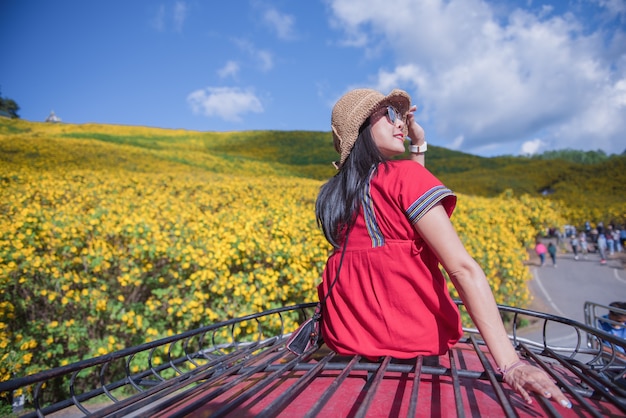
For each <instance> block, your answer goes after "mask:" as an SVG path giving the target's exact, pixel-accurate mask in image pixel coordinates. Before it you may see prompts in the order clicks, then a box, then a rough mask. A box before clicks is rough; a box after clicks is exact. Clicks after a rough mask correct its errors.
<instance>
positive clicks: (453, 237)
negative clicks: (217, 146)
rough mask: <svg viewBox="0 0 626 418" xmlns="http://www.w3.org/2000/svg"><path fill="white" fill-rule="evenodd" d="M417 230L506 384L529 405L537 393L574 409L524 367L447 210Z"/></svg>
mask: <svg viewBox="0 0 626 418" xmlns="http://www.w3.org/2000/svg"><path fill="white" fill-rule="evenodd" d="M415 230H416V231H417V233H418V234H419V235H420V236H421V237H422V238H423V239H424V241H425V242H426V243H427V244H428V246H429V247H430V248H431V249H432V251H433V252H434V253H435V255H436V256H437V258H438V260H439V262H440V263H441V265H442V266H443V268H444V269H445V270H446V272H447V273H448V275H449V276H450V279H451V280H452V283H453V284H454V286H455V287H456V289H457V291H458V292H459V295H460V297H461V299H462V300H463V303H464V304H465V307H466V308H467V311H468V313H469V314H470V316H471V317H472V320H473V321H474V324H475V325H476V327H477V328H478V330H479V331H480V333H481V335H482V337H483V339H484V340H485V343H486V344H487V346H488V347H489V350H490V351H491V354H492V355H493V358H494V360H495V361H496V363H497V365H498V368H499V369H500V370H504V378H505V381H506V382H507V383H508V384H509V385H510V386H511V387H512V388H513V389H514V390H516V391H517V392H518V393H520V395H522V397H523V398H524V399H525V400H526V402H529V403H530V402H531V397H530V395H529V394H528V391H533V392H536V393H538V394H540V395H541V396H545V397H547V398H550V397H553V398H554V399H555V400H556V401H557V402H559V403H560V404H561V405H563V406H566V407H571V403H570V402H569V401H568V400H567V398H566V397H565V396H564V395H563V393H562V392H561V391H560V390H559V388H558V387H557V386H556V385H555V384H554V382H553V381H552V379H551V378H550V377H549V376H548V375H547V374H546V373H545V372H544V371H543V370H541V369H539V368H537V367H534V366H531V365H529V364H527V363H520V359H519V357H518V355H517V352H516V351H515V349H514V348H513V345H512V344H511V341H510V340H509V338H508V335H507V333H506V330H505V328H504V324H503V323H502V319H501V318H500V313H499V310H498V307H497V305H496V301H495V298H494V296H493V293H492V291H491V288H490V287H489V283H488V281H487V278H486V277H485V273H484V272H483V270H482V268H481V267H480V266H479V265H478V263H477V262H476V261H475V260H474V259H473V258H472V257H471V256H470V255H469V253H468V252H467V250H466V249H465V246H464V245H463V243H462V242H461V240H460V238H459V236H458V234H457V233H456V231H455V229H454V226H453V225H452V223H451V222H450V219H449V218H448V215H447V213H446V211H445V209H444V208H443V206H442V205H441V204H438V205H436V206H435V207H433V208H432V209H431V210H429V211H428V212H427V213H426V214H425V215H424V216H423V217H422V218H421V219H420V220H419V221H418V222H417V223H416V224H415Z"/></svg>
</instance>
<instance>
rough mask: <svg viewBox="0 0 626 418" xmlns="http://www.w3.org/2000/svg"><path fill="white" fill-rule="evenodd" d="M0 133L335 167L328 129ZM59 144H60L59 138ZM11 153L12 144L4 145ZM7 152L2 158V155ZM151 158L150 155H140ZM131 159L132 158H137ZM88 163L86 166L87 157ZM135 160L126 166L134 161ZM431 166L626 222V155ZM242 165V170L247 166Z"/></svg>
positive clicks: (309, 168)
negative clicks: (593, 160)
mask: <svg viewBox="0 0 626 418" xmlns="http://www.w3.org/2000/svg"><path fill="white" fill-rule="evenodd" d="M0 134H4V135H9V136H11V135H15V136H19V135H24V134H26V135H35V136H40V135H49V136H50V137H51V138H58V139H60V138H73V139H85V140H93V141H96V142H105V143H110V144H117V145H122V146H123V148H118V149H115V150H113V149H112V150H111V151H108V152H120V153H121V155H120V157H119V158H120V159H124V158H129V156H132V154H133V150H137V151H139V150H142V151H149V152H150V154H151V155H152V156H153V157H154V158H155V159H159V160H168V161H170V162H171V163H172V164H175V165H183V166H184V165H188V166H193V167H195V168H204V169H206V170H208V171H212V172H224V173H233V174H234V173H242V172H250V170H251V167H253V168H252V171H253V172H254V173H255V174H258V175H279V176H292V177H300V178H310V179H315V180H324V179H327V178H329V177H331V176H332V175H333V174H334V173H335V169H334V168H333V166H332V165H331V162H332V161H333V160H336V159H337V153H336V152H335V150H334V147H333V144H332V136H331V134H330V132H310V131H243V132H197V131H186V130H169V129H158V128H145V127H128V126H124V127H119V126H115V125H98V124H85V125H69V124H58V125H50V124H43V123H31V122H26V121H21V120H9V119H3V120H1V121H0ZM55 146H62V144H57V145H55ZM5 151H6V150H5ZM0 158H1V157H0ZM141 158H142V159H145V158H146V157H145V154H142V157H141ZM131 160H132V158H131ZM83 163H85V164H88V162H87V161H83ZM132 163H133V162H132V161H129V162H128V164H132ZM426 164H427V167H428V168H429V169H430V170H431V171H432V172H433V173H434V174H435V175H437V176H438V177H440V178H441V180H442V181H443V182H444V183H445V184H446V185H448V186H449V187H450V188H452V189H453V190H455V191H456V192H458V193H462V194H467V195H474V196H482V197H494V196H498V195H500V194H502V193H504V192H507V193H510V192H512V193H513V194H514V195H523V194H528V195H531V196H541V195H544V196H545V198H547V199H554V200H559V201H561V202H562V203H563V204H564V206H565V207H566V208H569V209H570V210H571V211H573V213H572V214H571V215H570V216H571V217H573V218H574V219H572V222H582V220H581V219H582V218H585V219H586V218H589V219H591V220H592V221H593V220H594V219H598V220H600V218H601V219H602V220H603V221H604V222H616V223H624V222H625V215H624V210H623V209H620V207H623V206H624V205H623V203H624V192H625V191H626V187H625V186H624V185H625V184H626V156H625V155H619V156H615V155H614V156H610V157H607V158H605V159H603V160H602V161H600V162H598V163H594V164H583V163H577V162H572V161H571V160H568V159H560V158H558V153H556V157H555V153H554V152H553V153H552V154H551V155H550V158H549V159H547V158H528V157H512V156H503V157H492V158H485V157H479V156H474V155H470V154H466V153H462V152H458V151H453V150H449V149H446V148H442V147H438V146H436V144H429V151H428V154H427V156H426ZM242 170H243V171H242Z"/></svg>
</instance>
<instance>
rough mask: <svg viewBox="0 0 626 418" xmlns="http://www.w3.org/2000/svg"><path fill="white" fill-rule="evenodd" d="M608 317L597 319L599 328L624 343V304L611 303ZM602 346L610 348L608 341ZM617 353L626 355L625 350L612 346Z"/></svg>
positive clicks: (625, 330)
mask: <svg viewBox="0 0 626 418" xmlns="http://www.w3.org/2000/svg"><path fill="white" fill-rule="evenodd" d="M609 307H611V308H613V309H610V310H609V313H608V315H604V316H603V317H601V318H599V319H598V325H599V328H600V329H601V330H603V331H606V332H608V333H609V334H612V335H615V336H616V337H618V338H621V339H623V340H625V341H624V343H626V302H611V303H610V304H609ZM603 344H604V345H607V346H610V345H611V344H610V343H609V342H608V341H603ZM614 347H615V350H616V351H617V352H618V353H621V354H623V355H624V354H626V350H624V347H621V346H617V345H616V346H614Z"/></svg>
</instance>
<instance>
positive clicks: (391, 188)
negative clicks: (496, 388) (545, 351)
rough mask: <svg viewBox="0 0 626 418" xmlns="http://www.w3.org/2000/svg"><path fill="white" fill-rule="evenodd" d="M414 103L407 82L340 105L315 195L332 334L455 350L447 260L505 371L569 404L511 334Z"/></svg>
mask: <svg viewBox="0 0 626 418" xmlns="http://www.w3.org/2000/svg"><path fill="white" fill-rule="evenodd" d="M410 103H411V99H410V96H409V95H408V94H407V93H406V92H404V91H402V90H393V91H392V92H391V93H390V94H389V95H387V96H385V95H383V94H382V93H380V92H377V91H375V90H370V89H356V90H352V91H350V92H348V93H347V94H345V95H344V96H343V97H342V98H340V99H339V101H338V102H337V103H336V104H335V106H334V108H333V112H332V118H331V127H332V131H333V140H334V145H335V149H336V150H337V152H338V153H339V155H340V160H339V161H338V162H336V163H335V166H336V167H337V169H338V172H337V174H336V175H335V176H334V177H333V178H331V179H330V180H329V181H328V182H327V183H326V184H325V185H324V186H322V188H321V189H320V193H319V196H318V198H317V202H316V216H317V219H318V222H319V224H320V225H321V227H322V230H323V231H324V234H325V236H326V239H327V240H328V241H329V242H330V243H331V244H332V245H333V247H334V249H335V250H334V252H333V254H331V256H330V257H329V259H328V261H327V264H326V268H325V270H324V277H323V282H322V283H321V284H320V285H319V287H318V293H319V297H320V300H321V301H323V306H322V318H323V320H322V335H323V338H324V341H325V343H326V344H327V345H328V346H329V347H330V348H331V349H332V350H334V351H336V352H337V353H339V354H359V355H362V356H365V357H367V358H369V359H372V360H375V359H378V358H379V357H381V356H391V357H395V358H401V359H406V358H413V357H416V356H418V355H425V356H430V355H441V354H444V353H445V352H447V351H448V349H449V348H450V347H451V346H453V345H454V344H455V343H456V342H457V341H458V340H459V339H460V337H461V335H462V327H461V320H460V315H459V312H458V309H457V308H456V305H455V304H454V302H453V300H452V299H451V297H450V295H449V293H448V290H447V287H446V281H445V277H444V275H443V274H442V273H441V270H440V268H439V265H440V264H441V266H443V268H444V269H445V270H446V272H447V274H448V275H449V277H450V279H451V280H452V283H453V284H454V286H455V287H456V289H457V290H458V292H459V295H460V296H461V299H462V300H463V302H464V304H465V306H466V307H467V310H468V312H469V314H470V316H471V317H472V319H473V321H474V323H475V324H476V326H477V328H478V330H479V331H480V332H481V334H482V336H483V338H484V339H485V342H486V344H487V346H488V347H489V349H490V351H491V353H492V355H493V357H494V360H495V361H496V363H497V365H498V368H499V369H500V370H501V371H502V372H503V374H504V378H505V381H506V382H507V383H509V384H510V385H511V386H512V387H513V388H514V389H515V390H516V391H518V392H519V393H520V394H521V395H522V396H523V397H524V399H525V400H526V401H527V402H530V401H531V398H530V396H529V394H528V392H527V391H529V390H532V391H535V392H538V393H539V394H541V395H543V396H546V397H554V398H555V399H556V400H557V401H558V402H560V403H561V404H562V405H563V406H566V407H570V406H571V404H570V402H569V401H568V400H567V398H565V396H564V395H563V394H562V393H561V391H560V390H559V389H558V388H557V387H556V385H555V384H554V383H553V381H552V380H551V379H550V377H549V376H548V375H547V374H546V373H544V372H543V371H542V370H541V369H539V368H537V367H534V366H531V365H530V364H527V363H524V362H522V361H520V359H519V357H518V356H517V353H516V352H515V349H514V348H513V345H512V344H511V342H510V341H509V339H508V336H507V333H506V331H505V329H504V325H503V324H502V320H501V319H500V315H499V313H498V309H497V306H496V303H495V299H494V297H493V294H492V292H491V289H490V287H489V284H488V282H487V279H486V277H485V274H484V272H483V271H482V269H481V267H480V266H479V265H478V264H477V263H476V261H475V260H474V259H473V258H472V257H471V256H470V255H469V253H468V252H467V251H466V249H465V248H464V246H463V244H462V243H461V240H460V239H459V237H458V235H457V233H456V231H455V230H454V227H453V226H452V223H451V222H450V219H449V217H450V216H451V215H452V212H453V210H454V207H455V204H456V196H455V195H454V193H453V192H452V191H451V190H450V189H448V188H447V187H445V186H444V185H443V184H442V183H441V182H440V181H439V180H438V179H437V178H436V177H435V176H434V175H432V174H431V173H430V172H429V171H428V170H427V169H426V168H425V167H424V153H425V152H426V150H427V146H426V141H425V139H424V130H423V129H422V127H421V126H420V125H419V124H418V123H417V122H416V121H415V117H414V112H415V110H416V106H411V104H410ZM407 134H408V137H409V138H410V140H411V145H410V151H411V153H410V158H409V159H408V160H391V158H392V157H394V156H397V155H401V154H403V153H404V152H405V145H404V141H405V140H406V139H409V138H407V137H406V135H407ZM346 241H347V243H346ZM344 245H345V247H344ZM338 272H339V273H338ZM326 296H328V297H326Z"/></svg>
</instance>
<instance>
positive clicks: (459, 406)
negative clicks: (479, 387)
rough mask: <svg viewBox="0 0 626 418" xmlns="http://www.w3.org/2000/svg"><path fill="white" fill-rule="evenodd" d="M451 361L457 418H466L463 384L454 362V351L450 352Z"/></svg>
mask: <svg viewBox="0 0 626 418" xmlns="http://www.w3.org/2000/svg"><path fill="white" fill-rule="evenodd" d="M448 358H449V359H450V376H451V377H452V387H453V388H454V404H455V405H456V416H457V417H459V418H465V410H464V408H463V398H462V397H461V383H460V382H459V372H458V370H457V367H456V362H455V360H454V351H453V350H449V351H448Z"/></svg>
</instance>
